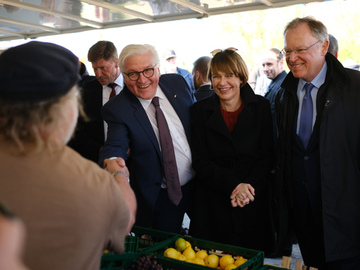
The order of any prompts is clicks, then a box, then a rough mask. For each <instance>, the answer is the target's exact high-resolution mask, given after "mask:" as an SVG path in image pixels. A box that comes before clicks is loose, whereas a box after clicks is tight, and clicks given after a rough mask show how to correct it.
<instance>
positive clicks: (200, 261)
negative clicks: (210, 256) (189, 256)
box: [194, 258, 205, 265]
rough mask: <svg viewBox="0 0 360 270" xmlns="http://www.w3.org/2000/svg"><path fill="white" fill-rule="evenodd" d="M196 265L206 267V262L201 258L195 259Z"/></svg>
mask: <svg viewBox="0 0 360 270" xmlns="http://www.w3.org/2000/svg"><path fill="white" fill-rule="evenodd" d="M194 263H196V264H200V265H205V262H204V260H203V259H200V258H195V259H194Z"/></svg>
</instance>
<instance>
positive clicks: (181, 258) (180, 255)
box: [177, 253, 186, 261]
mask: <svg viewBox="0 0 360 270" xmlns="http://www.w3.org/2000/svg"><path fill="white" fill-rule="evenodd" d="M177 259H178V260H180V261H185V260H186V257H185V256H184V255H182V254H181V253H180V254H179V255H178V257H177Z"/></svg>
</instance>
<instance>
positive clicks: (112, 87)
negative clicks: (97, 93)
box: [108, 83, 117, 100]
mask: <svg viewBox="0 0 360 270" xmlns="http://www.w3.org/2000/svg"><path fill="white" fill-rule="evenodd" d="M108 85H109V86H110V87H111V89H112V90H111V93H110V96H109V100H110V99H112V98H113V97H115V96H116V91H115V88H116V85H117V84H116V83H109V84H108Z"/></svg>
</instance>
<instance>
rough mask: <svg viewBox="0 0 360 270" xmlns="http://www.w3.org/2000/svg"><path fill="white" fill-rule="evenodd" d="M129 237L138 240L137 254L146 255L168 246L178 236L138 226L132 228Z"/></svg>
mask: <svg viewBox="0 0 360 270" xmlns="http://www.w3.org/2000/svg"><path fill="white" fill-rule="evenodd" d="M130 235H131V236H133V237H138V238H139V247H138V252H145V253H146V254H150V253H151V252H153V251H155V250H158V249H159V248H164V247H167V246H169V245H170V244H172V243H173V242H174V241H175V240H176V239H177V238H178V237H179V234H176V233H169V232H164V231H159V230H153V229H149V228H143V227H139V226H134V227H133V228H132V230H131V234H130Z"/></svg>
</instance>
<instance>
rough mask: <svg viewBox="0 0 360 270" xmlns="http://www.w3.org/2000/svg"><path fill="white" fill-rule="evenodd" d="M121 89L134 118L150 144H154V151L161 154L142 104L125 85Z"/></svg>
mask: <svg viewBox="0 0 360 270" xmlns="http://www.w3.org/2000/svg"><path fill="white" fill-rule="evenodd" d="M122 91H126V93H127V95H128V97H129V99H130V102H131V106H132V107H133V108H134V116H135V118H136V119H137V120H138V122H139V124H140V125H141V126H142V128H143V129H144V131H145V134H146V135H147V136H148V137H149V139H150V141H151V142H152V144H153V145H154V147H155V149H156V151H157V152H158V154H159V155H160V156H161V153H160V147H159V143H158V140H157V138H156V135H155V132H154V129H153V127H152V126H151V123H150V120H149V118H148V116H147V114H146V112H145V110H144V108H143V106H142V105H141V103H140V101H139V100H138V98H137V97H136V96H135V95H134V94H132V93H131V92H130V90H129V89H128V88H127V87H125V88H124V89H123V90H122Z"/></svg>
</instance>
